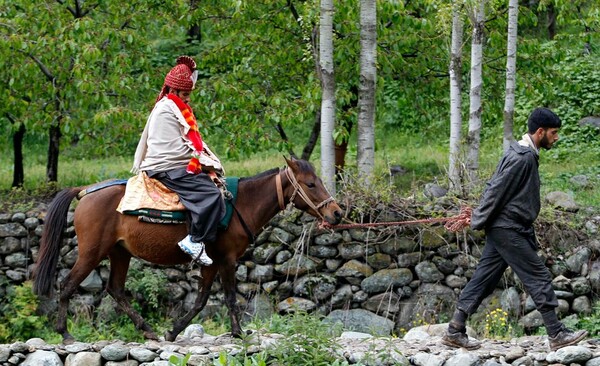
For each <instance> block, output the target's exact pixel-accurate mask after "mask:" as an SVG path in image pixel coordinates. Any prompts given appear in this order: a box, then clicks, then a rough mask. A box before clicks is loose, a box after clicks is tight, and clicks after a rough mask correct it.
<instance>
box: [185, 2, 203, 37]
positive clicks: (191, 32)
mask: <svg viewBox="0 0 600 366" xmlns="http://www.w3.org/2000/svg"><path fill="white" fill-rule="evenodd" d="M196 9H198V1H197V0H190V13H194V12H195V11H196ZM186 41H187V43H192V42H198V43H200V42H201V41H202V28H200V23H193V24H190V26H189V28H188V30H187V37H186Z"/></svg>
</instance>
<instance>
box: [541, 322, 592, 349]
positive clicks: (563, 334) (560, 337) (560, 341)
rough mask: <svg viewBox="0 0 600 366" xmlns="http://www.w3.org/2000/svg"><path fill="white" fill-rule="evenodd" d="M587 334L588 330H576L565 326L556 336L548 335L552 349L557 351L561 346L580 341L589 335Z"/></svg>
mask: <svg viewBox="0 0 600 366" xmlns="http://www.w3.org/2000/svg"><path fill="white" fill-rule="evenodd" d="M587 335H588V332H587V330H578V331H576V332H574V331H572V330H570V329H568V328H567V327H563V329H562V330H561V331H560V332H558V334H557V335H556V336H554V337H548V342H549V343H550V349H551V350H552V351H556V350H557V349H559V348H563V347H566V346H570V345H573V344H576V343H579V341H581V340H582V339H584V338H585V337H587Z"/></svg>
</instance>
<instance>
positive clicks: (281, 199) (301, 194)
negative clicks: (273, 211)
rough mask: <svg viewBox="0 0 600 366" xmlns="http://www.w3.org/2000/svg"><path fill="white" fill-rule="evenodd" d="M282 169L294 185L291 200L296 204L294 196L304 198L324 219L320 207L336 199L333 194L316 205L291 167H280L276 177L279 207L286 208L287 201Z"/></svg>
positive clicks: (322, 218)
mask: <svg viewBox="0 0 600 366" xmlns="http://www.w3.org/2000/svg"><path fill="white" fill-rule="evenodd" d="M282 170H283V171H284V172H285V175H286V176H287V178H288V180H289V181H290V183H291V184H292V186H293V187H294V192H293V193H292V195H291V196H290V200H289V202H290V203H291V204H292V205H294V198H296V195H298V196H299V197H300V198H302V200H303V201H304V202H305V203H306V204H307V205H308V206H309V207H310V208H312V209H313V210H314V211H315V212H316V213H317V215H319V218H320V219H321V220H324V219H325V218H324V217H323V215H321V213H320V212H319V209H320V208H321V207H323V206H326V205H327V204H328V203H329V202H332V201H335V199H334V198H333V197H332V196H331V194H329V197H328V198H326V199H325V200H324V201H323V202H321V203H319V204H318V205H315V204H314V203H313V202H312V201H311V199H310V198H309V197H308V195H307V194H306V192H305V191H304V189H302V187H301V186H300V183H298V180H297V179H296V176H295V175H294V172H293V171H292V170H291V169H289V168H288V167H285V168H283V169H280V170H279V173H278V174H277V176H276V177H275V185H276V186H277V200H278V201H279V208H280V209H281V210H285V203H284V197H283V186H282V184H281V171H282ZM326 189H327V188H326ZM327 193H329V192H327Z"/></svg>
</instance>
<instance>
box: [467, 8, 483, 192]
mask: <svg viewBox="0 0 600 366" xmlns="http://www.w3.org/2000/svg"><path fill="white" fill-rule="evenodd" d="M472 23H473V36H472V40H471V89H470V95H469V134H468V136H467V143H468V149H469V150H468V153H467V171H468V173H469V180H470V183H475V182H476V181H477V171H478V169H479V142H480V138H481V111H482V106H481V90H482V86H483V78H482V62H483V29H484V25H485V0H477V1H476V3H475V8H474V9H473V20H472Z"/></svg>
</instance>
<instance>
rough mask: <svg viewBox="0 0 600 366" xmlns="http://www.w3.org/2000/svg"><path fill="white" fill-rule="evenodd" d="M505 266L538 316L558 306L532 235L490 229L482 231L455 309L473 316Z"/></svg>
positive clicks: (549, 276)
mask: <svg viewBox="0 0 600 366" xmlns="http://www.w3.org/2000/svg"><path fill="white" fill-rule="evenodd" d="M507 266H510V267H511V268H512V269H513V271H514V272H515V273H516V274H517V276H518V277H519V279H520V280H521V282H522V283H523V285H524V286H525V290H526V291H527V293H528V294H529V295H530V296H531V298H532V299H533V301H534V303H535V305H536V307H537V309H538V310H539V311H540V312H542V313H543V312H548V311H553V310H554V308H556V307H557V306H558V301H557V298H556V294H555V293H554V289H553V288H552V276H551V274H550V271H549V270H548V268H547V267H546V266H545V265H544V263H543V262H542V260H541V259H540V258H539V257H538V255H537V244H536V241H535V234H534V233H533V232H519V231H517V230H513V229H504V228H492V229H488V230H486V241H485V247H484V249H483V254H482V256H481V259H480V260H479V263H478V265H477V268H476V269H475V273H474V274H473V277H472V278H471V280H470V281H469V282H468V283H467V286H466V287H465V288H464V289H463V290H462V292H461V294H460V296H459V298H458V303H457V306H456V307H457V308H458V309H459V310H461V311H463V312H465V313H466V314H468V315H471V314H473V313H474V312H475V311H476V310H477V308H478V307H479V305H480V304H481V302H482V301H483V299H485V298H486V297H487V296H488V295H490V294H491V293H492V292H493V291H494V289H495V288H496V285H497V284H498V282H499V281H500V279H501V278H502V274H503V273H504V270H505V269H506V268H507Z"/></svg>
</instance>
